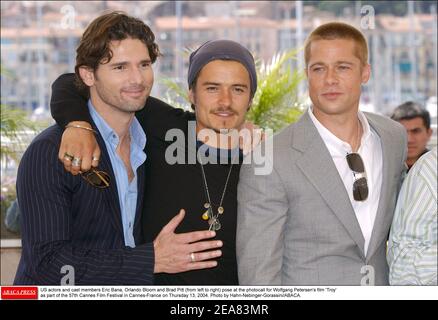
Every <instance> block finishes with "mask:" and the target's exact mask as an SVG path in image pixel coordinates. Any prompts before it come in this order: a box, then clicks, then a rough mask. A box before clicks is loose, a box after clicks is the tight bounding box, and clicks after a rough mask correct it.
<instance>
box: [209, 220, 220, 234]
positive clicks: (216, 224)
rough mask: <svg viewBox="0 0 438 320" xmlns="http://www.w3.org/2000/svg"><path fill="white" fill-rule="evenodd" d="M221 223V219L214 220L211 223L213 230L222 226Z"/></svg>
mask: <svg viewBox="0 0 438 320" xmlns="http://www.w3.org/2000/svg"><path fill="white" fill-rule="evenodd" d="M221 227H222V226H221V223H220V222H219V219H217V218H216V219H215V221H214V222H213V224H212V225H211V230H213V231H218V230H220V228H221Z"/></svg>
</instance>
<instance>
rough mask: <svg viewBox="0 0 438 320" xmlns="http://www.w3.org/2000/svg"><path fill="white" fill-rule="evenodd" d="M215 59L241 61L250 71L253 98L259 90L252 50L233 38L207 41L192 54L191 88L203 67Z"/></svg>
mask: <svg viewBox="0 0 438 320" xmlns="http://www.w3.org/2000/svg"><path fill="white" fill-rule="evenodd" d="M214 60H233V61H237V62H240V63H241V64H242V65H243V66H244V67H245V68H246V70H248V73H249V79H250V81H251V88H250V89H251V90H250V91H251V99H252V98H253V97H254V93H255V92H256V90H257V72H256V68H255V63H254V58H253V56H252V54H251V52H249V51H248V49H246V48H245V47H244V46H242V45H241V44H239V43H237V42H234V41H231V40H213V41H207V42H206V43H204V44H203V45H201V46H200V47H199V48H198V49H196V50H195V51H193V52H192V53H191V54H190V60H189V74H188V79H187V80H188V84H189V89H191V88H192V86H193V83H194V81H195V79H196V77H197V76H198V73H199V72H200V71H201V69H202V68H203V67H204V66H205V65H206V64H207V63H209V62H211V61H214Z"/></svg>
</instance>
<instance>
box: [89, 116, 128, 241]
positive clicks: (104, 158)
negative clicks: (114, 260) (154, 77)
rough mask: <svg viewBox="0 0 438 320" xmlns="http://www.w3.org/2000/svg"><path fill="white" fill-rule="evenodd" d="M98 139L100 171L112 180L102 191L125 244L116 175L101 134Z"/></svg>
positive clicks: (114, 223) (94, 127) (114, 224)
mask: <svg viewBox="0 0 438 320" xmlns="http://www.w3.org/2000/svg"><path fill="white" fill-rule="evenodd" d="M92 126H93V129H94V130H96V131H98V129H97V127H96V126H95V124H94V123H92ZM96 139H97V142H98V144H99V146H100V150H101V157H100V161H99V167H98V169H99V170H102V171H105V172H106V173H108V174H109V176H110V179H111V181H110V186H109V187H108V188H104V189H102V192H103V196H104V198H105V201H106V203H107V205H108V207H109V208H110V212H109V215H110V219H111V223H112V224H113V226H114V228H115V229H116V230H117V232H118V234H119V236H120V237H121V239H122V241H123V243H124V239H125V236H124V234H123V226H122V214H121V210H120V202H119V194H118V191H117V183H116V177H115V175H114V171H113V167H112V165H111V160H110V157H109V154H108V151H107V149H106V145H105V141H104V140H103V138H102V136H101V135H100V133H99V134H97V135H96Z"/></svg>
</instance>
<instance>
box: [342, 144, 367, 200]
mask: <svg viewBox="0 0 438 320" xmlns="http://www.w3.org/2000/svg"><path fill="white" fill-rule="evenodd" d="M346 158H347V163H348V166H349V167H350V169H351V171H353V176H354V182H353V197H354V200H356V201H365V200H366V199H367V198H368V182H367V175H366V172H365V166H364V164H363V161H362V158H361V156H360V155H359V153H349V154H347V156H346Z"/></svg>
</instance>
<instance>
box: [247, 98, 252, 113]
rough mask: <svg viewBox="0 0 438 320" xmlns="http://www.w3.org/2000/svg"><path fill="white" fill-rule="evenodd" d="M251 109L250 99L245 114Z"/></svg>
mask: <svg viewBox="0 0 438 320" xmlns="http://www.w3.org/2000/svg"><path fill="white" fill-rule="evenodd" d="M251 107H252V99H251V100H249V103H248V108H246V112H248V111H249V109H251Z"/></svg>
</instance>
